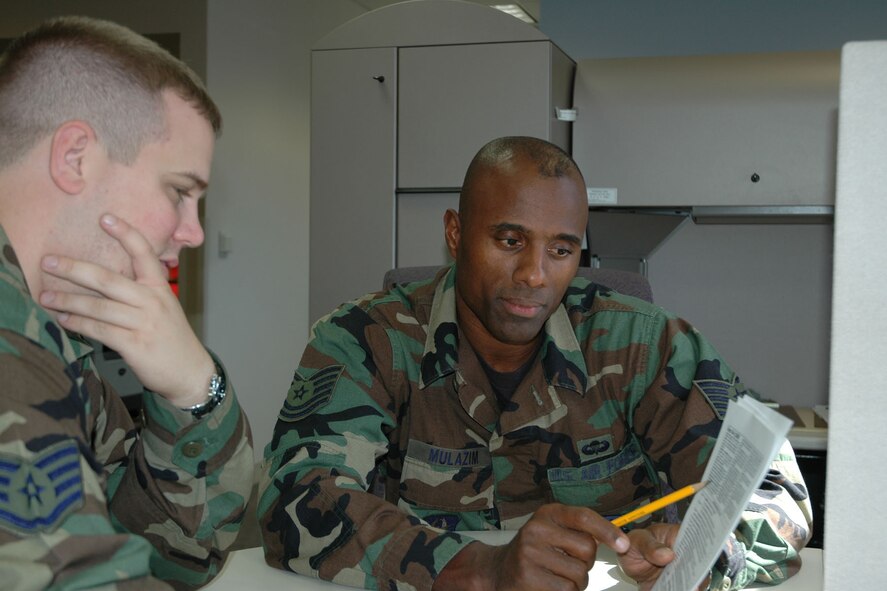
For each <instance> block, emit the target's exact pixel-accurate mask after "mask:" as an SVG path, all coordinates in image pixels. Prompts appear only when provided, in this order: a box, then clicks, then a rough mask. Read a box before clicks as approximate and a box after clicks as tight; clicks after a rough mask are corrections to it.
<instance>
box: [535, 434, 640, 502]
mask: <svg viewBox="0 0 887 591" xmlns="http://www.w3.org/2000/svg"><path fill="white" fill-rule="evenodd" d="M639 469H642V470H645V467H644V457H643V454H642V453H641V450H640V448H639V446H638V445H637V443H636V442H635V441H634V440H633V439H632V440H630V442H629V444H628V445H626V446H625V447H624V448H622V449H621V450H620V451H619V452H617V453H616V454H614V455H611V456H609V457H607V458H604V459H602V460H598V461H596V462H592V463H589V464H586V465H584V466H578V467H569V468H550V469H549V470H548V482H549V484H550V486H551V492H552V495H553V496H554V499H555V500H556V501H557V502H559V503H563V504H565V505H576V506H582V507H590V508H591V509H595V510H597V511H599V512H601V513H606V512H616V511H620V510H621V509H623V508H624V507H627V506H631V505H634V504H636V503H637V501H636V500H635V499H634V493H635V491H636V490H637V488H638V482H637V478H636V474H637V471H638V470H639ZM644 480H645V481H646V478H645V479H644Z"/></svg>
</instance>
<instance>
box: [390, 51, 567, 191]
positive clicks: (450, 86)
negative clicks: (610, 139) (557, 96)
mask: <svg viewBox="0 0 887 591" xmlns="http://www.w3.org/2000/svg"><path fill="white" fill-rule="evenodd" d="M551 49H552V45H551V43H550V42H548V41H530V42H522V43H490V44H479V45H447V46H431V47H407V48H401V49H400V53H399V69H400V89H399V96H398V101H399V104H398V187H399V188H401V189H417V188H458V187H460V186H461V185H462V179H463V177H464V176H465V169H466V168H467V167H468V163H469V162H470V161H471V158H472V157H473V156H474V154H475V153H476V152H477V150H478V149H479V148H480V147H481V146H482V145H483V144H485V143H486V142H488V141H489V140H491V139H493V138H496V137H499V136H505V135H531V136H535V137H540V138H545V139H548V137H549V129H550V121H551V120H552V119H553V118H554V107H553V106H552V105H551V104H550V103H551V101H550V93H551V90H550V88H551Z"/></svg>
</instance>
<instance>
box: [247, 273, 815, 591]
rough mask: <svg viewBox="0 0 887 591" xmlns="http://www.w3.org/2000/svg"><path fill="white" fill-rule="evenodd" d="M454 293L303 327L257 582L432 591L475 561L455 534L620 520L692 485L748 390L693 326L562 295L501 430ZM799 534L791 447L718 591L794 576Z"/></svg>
mask: <svg viewBox="0 0 887 591" xmlns="http://www.w3.org/2000/svg"><path fill="white" fill-rule="evenodd" d="M454 281H455V272H453V271H450V272H448V273H447V274H446V275H439V276H438V278H437V279H435V280H434V281H432V282H426V283H423V284H409V285H407V286H404V287H396V288H394V289H393V290H391V291H389V292H387V293H377V294H370V295H368V296H366V297H365V298H363V299H362V300H358V301H356V302H353V303H351V304H346V305H344V306H342V307H341V308H339V309H338V310H336V311H335V312H334V313H332V314H331V315H330V316H329V317H327V318H325V319H323V320H322V321H320V322H318V323H317V325H316V326H315V327H314V330H313V333H314V334H313V337H312V340H311V342H310V343H309V345H308V348H307V350H306V351H305V354H304V356H303V357H302V361H301V364H300V366H299V368H298V370H297V372H296V374H295V377H294V378H293V382H292V386H291V388H290V390H289V393H288V394H287V397H286V401H285V402H284V404H283V408H282V410H281V411H280V415H279V418H278V422H277V425H276V428H275V430H274V436H273V439H272V441H271V443H270V444H269V445H268V447H267V448H266V450H265V463H266V466H265V472H266V474H265V480H264V482H262V483H260V490H259V494H260V497H259V504H258V514H259V521H260V525H261V528H262V531H263V537H264V546H265V556H266V560H267V562H268V564H270V565H272V566H275V567H277V568H283V569H288V570H292V571H295V572H299V573H302V574H306V575H311V576H316V577H320V578H322V579H330V580H335V581H337V582H339V583H343V584H348V585H353V586H357V587H365V588H367V589H380V590H381V589H384V590H393V589H401V590H406V589H410V590H412V589H417V590H427V589H430V588H431V586H432V584H433V582H434V579H435V577H436V576H437V574H438V573H439V572H440V571H441V570H442V569H443V567H444V566H445V565H446V564H447V561H448V560H450V559H451V558H452V557H453V556H454V555H455V554H456V553H457V552H459V551H460V550H461V549H462V548H463V547H465V546H466V545H467V544H469V543H471V541H472V540H471V538H470V537H469V536H466V535H461V534H459V533H458V532H459V531H465V530H483V529H493V528H501V529H517V528H519V527H520V526H521V525H522V524H523V523H525V522H526V521H527V520H528V519H529V517H530V516H531V514H532V513H533V512H534V511H535V510H536V509H537V508H539V507H540V506H541V505H543V504H545V503H551V502H561V503H566V504H570V505H583V506H587V507H591V508H592V509H594V510H596V511H597V512H599V513H600V514H602V515H604V516H607V517H615V516H617V515H620V514H622V513H625V512H627V511H629V510H631V509H634V508H636V507H637V506H638V505H640V504H643V503H645V502H647V501H649V500H651V499H653V498H656V497H658V496H660V495H662V494H664V493H665V492H667V490H668V489H670V488H673V489H677V488H679V487H682V486H684V485H687V484H690V483H693V482H697V481H699V480H700V479H701V476H702V473H703V471H704V468H705V463H706V460H707V459H708V456H709V454H710V452H711V450H712V448H713V446H714V442H715V438H716V437H717V435H718V431H719V428H720V426H721V422H722V413H723V412H724V411H725V409H726V404H727V401H728V399H729V398H731V397H734V396H736V395H737V393H738V392H740V391H741V390H742V386H741V385H739V383H738V381H737V379H736V377H735V376H734V374H733V372H732V371H731V370H730V368H729V367H727V365H726V364H725V363H724V362H723V361H722V360H721V359H720V357H719V356H718V354H717V353H716V352H715V351H714V349H713V348H712V347H711V346H710V345H709V344H708V343H707V342H706V341H705V340H704V339H703V338H702V337H701V336H700V335H699V334H698V333H697V332H696V331H695V330H694V329H693V328H692V327H691V326H690V325H688V324H687V323H686V322H684V321H682V320H679V319H677V318H674V317H672V316H670V315H668V314H667V313H665V312H663V311H662V310H661V309H660V308H658V307H656V306H653V305H652V304H648V303H646V302H643V301H640V300H638V299H635V298H631V297H627V296H622V295H620V294H617V293H615V292H612V291H609V290H607V289H605V288H602V287H599V286H596V285H593V284H590V283H589V282H588V281H587V280H585V279H575V280H574V281H573V283H572V284H571V286H570V287H569V289H568V290H567V292H566V295H565V297H564V300H563V302H562V304H563V305H562V306H560V307H559V308H558V310H557V311H556V312H555V313H554V314H553V315H552V316H551V318H549V320H548V322H547V323H546V325H545V329H544V332H545V334H544V340H543V342H542V345H541V349H540V353H539V356H538V358H537V361H536V363H535V365H534V366H533V367H532V369H531V370H530V372H529V374H528V375H527V376H526V377H525V378H524V380H523V382H522V383H521V384H520V386H519V387H518V388H517V390H516V391H515V392H514V394H513V397H512V399H511V402H510V403H509V404H508V405H507V407H506V408H503V409H502V410H501V411H500V409H499V406H498V402H497V399H496V397H495V395H494V394H493V393H492V391H491V388H490V386H489V382H488V380H487V377H486V374H485V373H484V371H483V369H482V368H481V366H480V364H479V362H478V359H477V357H476V355H475V353H474V352H473V350H472V349H471V346H470V345H469V344H468V343H467V341H466V340H465V339H461V338H460V333H459V329H458V326H457V323H456V309H455V297H454ZM373 493H375V494H373ZM684 510H686V506H684V507H682V508H681V511H684ZM665 518H666V516H665V515H661V516H659V519H665ZM810 523H811V519H810V503H809V501H808V500H807V495H806V489H805V487H804V484H803V480H802V478H801V476H800V473H799V470H798V466H797V463H796V461H795V458H794V454H793V452H792V451H791V448H790V446H788V444H787V443H786V445H785V447H784V448H783V450H782V452H781V454H780V456H779V458H777V461H776V462H775V463H774V464H773V466H772V470H771V471H770V473H769V475H768V476H767V478H766V481H765V482H764V483H763V484H762V488H761V490H759V491H758V494H757V495H756V497H755V498H754V499H753V501H752V503H751V504H750V505H749V508H748V510H747V512H746V513H745V515H744V518H743V520H742V522H741V524H740V526H739V528H738V529H737V530H736V532H735V539H731V541H730V542H729V543H728V545H727V546H728V548H727V551H726V552H725V553H724V555H723V557H722V559H721V560H720V561H719V564H718V565H716V567H715V568H714V570H713V587H716V588H725V589H726V588H730V587H733V588H738V587H741V586H744V585H746V584H748V583H750V582H751V581H753V580H755V579H757V580H759V581H763V582H768V583H775V582H779V581H781V580H783V579H785V578H786V577H788V576H790V575H791V574H793V573H794V572H795V571H796V570H797V568H798V567H799V564H800V561H799V557H798V551H799V550H800V548H801V547H802V546H803V545H804V544H805V543H806V541H807V539H808V537H809V534H810Z"/></svg>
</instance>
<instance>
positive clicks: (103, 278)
mask: <svg viewBox="0 0 887 591" xmlns="http://www.w3.org/2000/svg"><path fill="white" fill-rule="evenodd" d="M41 268H42V269H43V271H45V272H46V273H48V274H50V275H53V276H54V277H58V278H60V279H64V280H66V281H69V282H71V283H73V284H75V285H79V286H80V287H84V288H86V289H88V290H90V291H92V292H95V293H97V294H101V295H103V296H105V297H106V298H110V299H113V300H118V301H127V300H128V299H129V297H130V296H131V292H132V290H131V289H130V286H131V281H130V280H129V279H127V278H125V277H123V276H122V275H120V274H119V273H115V272H114V271H111V270H110V269H106V268H105V267H102V266H100V265H96V264H93V263H87V262H85V261H80V260H75V259H69V258H67V257H63V256H56V255H50V256H46V257H44V258H43V260H42V261H41Z"/></svg>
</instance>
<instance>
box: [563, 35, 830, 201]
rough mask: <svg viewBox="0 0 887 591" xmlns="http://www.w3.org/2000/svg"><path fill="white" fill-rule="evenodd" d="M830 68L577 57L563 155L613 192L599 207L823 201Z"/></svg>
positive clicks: (779, 62) (766, 58)
mask: <svg viewBox="0 0 887 591" xmlns="http://www.w3.org/2000/svg"><path fill="white" fill-rule="evenodd" d="M839 65H840V64H839V55H838V52H834V51H829V52H809V53H807V52H799V53H778V54H754V55H711V56H689V57H655V58H622V59H602V60H598V59H587V60H581V61H580V62H579V63H578V65H577V69H576V90H575V94H574V100H575V103H576V106H577V108H578V110H579V114H578V118H577V119H576V124H575V126H574V129H573V158H574V159H575V160H576V162H577V163H578V164H579V167H580V168H581V169H582V172H583V174H584V175H585V179H586V181H587V182H588V184H589V186H592V187H600V188H608V189H616V190H617V191H616V192H613V191H610V192H609V193H610V194H611V195H612V197H613V199H612V201H609V202H607V203H602V204H604V205H618V206H656V207H672V206H685V205H686V206H690V205H693V206H705V205H717V206H774V205H785V206H794V205H832V204H833V203H834V185H835V176H834V175H835V140H836V130H837V118H836V113H837V107H838V73H839V69H840V68H839ZM617 196H618V197H617ZM617 199H618V200H617Z"/></svg>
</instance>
